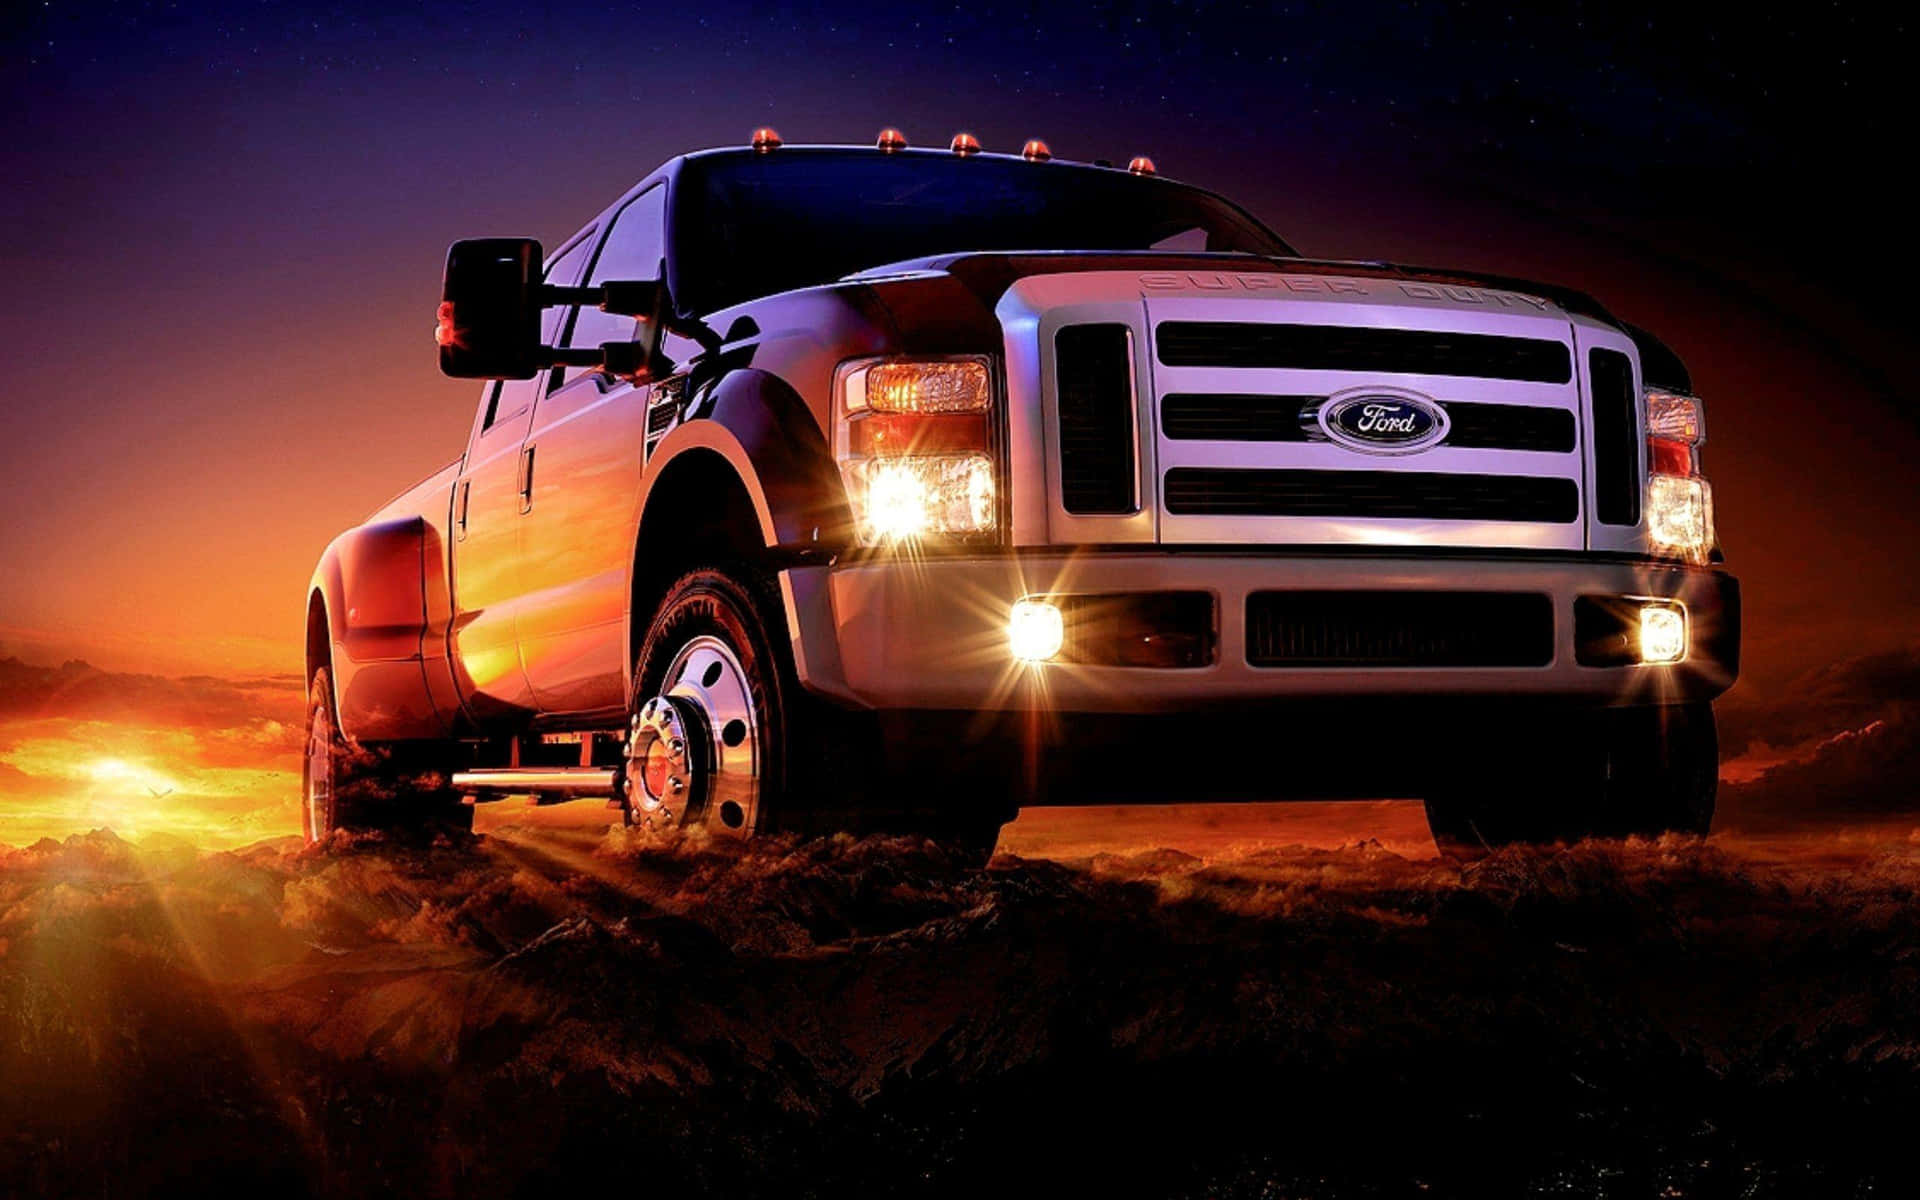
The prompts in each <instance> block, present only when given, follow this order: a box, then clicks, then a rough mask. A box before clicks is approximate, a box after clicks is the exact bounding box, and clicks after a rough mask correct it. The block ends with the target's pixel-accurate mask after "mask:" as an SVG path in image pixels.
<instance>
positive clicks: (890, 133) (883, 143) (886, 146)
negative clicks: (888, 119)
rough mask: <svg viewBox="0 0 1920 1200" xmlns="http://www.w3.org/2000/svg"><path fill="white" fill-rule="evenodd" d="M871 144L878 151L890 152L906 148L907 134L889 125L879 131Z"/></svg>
mask: <svg viewBox="0 0 1920 1200" xmlns="http://www.w3.org/2000/svg"><path fill="white" fill-rule="evenodd" d="M873 144H874V148H875V149H877V150H879V151H880V153H882V154H892V153H893V152H894V151H896V150H905V149H906V148H907V135H906V134H904V133H901V132H900V131H899V130H898V129H895V128H894V127H893V126H891V125H889V126H887V127H886V128H885V129H882V130H881V131H880V136H879V137H878V138H876V139H875V140H874V143H873Z"/></svg>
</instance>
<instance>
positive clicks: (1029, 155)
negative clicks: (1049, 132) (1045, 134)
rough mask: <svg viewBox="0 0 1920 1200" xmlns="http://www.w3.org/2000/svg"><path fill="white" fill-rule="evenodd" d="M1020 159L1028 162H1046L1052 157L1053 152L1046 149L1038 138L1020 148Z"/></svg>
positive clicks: (1045, 145)
mask: <svg viewBox="0 0 1920 1200" xmlns="http://www.w3.org/2000/svg"><path fill="white" fill-rule="evenodd" d="M1020 157H1021V158H1024V159H1026V160H1027V161H1028V162H1046V161H1047V160H1048V159H1050V158H1052V157H1053V151H1051V150H1049V149H1047V144H1046V143H1045V142H1043V141H1041V140H1040V139H1039V138H1034V139H1033V140H1031V141H1029V142H1028V143H1027V144H1026V145H1024V146H1022V147H1020Z"/></svg>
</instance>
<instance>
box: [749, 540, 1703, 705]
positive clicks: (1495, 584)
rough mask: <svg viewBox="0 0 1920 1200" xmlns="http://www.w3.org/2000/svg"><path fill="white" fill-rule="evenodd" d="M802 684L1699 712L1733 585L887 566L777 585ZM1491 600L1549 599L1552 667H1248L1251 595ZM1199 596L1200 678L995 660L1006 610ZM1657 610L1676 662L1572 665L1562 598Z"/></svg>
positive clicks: (1384, 563)
mask: <svg viewBox="0 0 1920 1200" xmlns="http://www.w3.org/2000/svg"><path fill="white" fill-rule="evenodd" d="M781 589H782V593H783V596H784V599H785V602H786V610H787V613H786V615H787V626H788V634H789V636H790V638H791V639H792V643H793V650H794V658H795V662H796V665H797V666H798V669H799V675H800V681H801V683H802V684H803V685H805V686H806V687H807V688H808V689H810V690H812V691H814V692H816V693H819V694H821V695H825V696H829V697H832V698H835V699H837V700H839V701H841V702H843V703H846V704H850V705H853V706H856V707H861V708H870V709H881V710H889V709H1024V708H1045V709H1049V710H1052V711H1057V712H1085V713H1141V712H1165V711H1173V710H1177V709H1183V708H1189V707H1197V706H1205V705H1211V704H1224V705H1232V704H1238V703H1246V702H1255V701H1262V700H1286V699H1295V700H1298V699H1307V698H1313V697H1321V696H1324V697H1363V698H1364V697H1381V698H1409V699H1415V698H1446V697H1455V696H1457V697H1462V698H1468V697H1471V698H1486V699H1493V698H1500V697H1516V698H1518V697H1531V698H1541V699H1561V700H1566V701H1571V702H1577V703H1580V704H1589V705H1631V704H1669V703H1678V702H1683V701H1695V700H1707V699H1711V698H1712V697H1714V696H1717V695H1719V694H1720V693H1721V692H1723V691H1725V690H1726V689H1727V688H1728V687H1730V686H1731V685H1732V684H1733V681H1734V677H1735V675H1736V674H1737V673H1738V669H1739V621H1740V592H1739V583H1738V581H1737V580H1736V579H1734V577H1733V576H1731V575H1729V574H1727V573H1726V572H1724V571H1721V570H1717V569H1690V568H1684V567H1673V566H1666V565H1656V564H1650V563H1644V562H1632V561H1607V560H1600V559H1591V558H1578V557H1526V558H1520V557H1511V558H1467V557H1445V558H1436V557H1430V556H1428V557H1416V556H1402V557H1395V556H1356V555H1347V554H1340V555H1311V554H1258V553H1219V552H1206V551H1165V550H1161V551H1151V552H1142V553H1114V552H1083V553H1079V554H1067V553H1048V554H1024V553H1023V554H1019V555H1013V554H1006V555H997V556H983V557H978V558H955V559H932V560H921V561H915V562H908V561H905V560H888V561H884V562H882V561H874V562H867V563H861V564H857V565H848V566H835V567H801V568H795V569H791V570H787V571H783V572H782V573H781ZM1289 589H1293V590H1315V591H1324V590H1342V591H1346V590H1352V591H1386V592H1392V591H1409V592H1414V591H1425V592H1431V591H1496V592H1529V593H1537V594H1542V595H1546V596H1548V597H1550V598H1551V599H1552V602H1553V611H1554V653H1553V658H1552V661H1550V662H1548V663H1547V664H1546V665H1544V666H1538V667H1469V668H1456V667H1395V668H1374V667H1364V668H1362V667H1339V668H1326V667H1310V668H1300V667H1280V668H1275V667H1255V666H1251V665H1249V663H1248V661H1247V639H1246V629H1245V620H1246V616H1245V614H1246V607H1247V597H1248V595H1249V594H1250V593H1253V592H1256V591H1276V590H1278V591H1285V590H1289ZM1160 591H1204V592H1210V593H1212V594H1213V596H1214V599H1215V612H1216V617H1217V621H1218V628H1217V630H1216V634H1217V651H1216V654H1215V656H1214V662H1213V664H1212V665H1211V666H1206V667H1196V668H1187V669H1166V668H1152V667H1112V666H1082V665H1074V664H1046V665H1042V666H1037V667H1022V666H1020V665H1018V664H1017V663H1015V662H1014V660H1013V659H1012V657H1011V656H1010V655H1009V653H1008V650H1007V632H1006V623H1007V613H1008V610H1009V608H1010V607H1011V606H1012V604H1013V602H1014V601H1015V600H1018V599H1020V598H1021V597H1023V596H1028V595H1036V594H1038V595H1045V594H1050V593H1074V594H1085V593H1124V592H1160ZM1592 595H1601V596H1654V597H1663V598H1671V599H1677V600H1679V601H1681V602H1682V603H1684V604H1685V605H1686V607H1687V611H1688V614H1689V617H1690V646H1689V649H1688V653H1687V656H1686V658H1685V660H1684V661H1682V662H1680V663H1676V664H1672V665H1662V666H1648V665H1634V666H1622V667H1590V666H1583V665H1581V664H1579V663H1577V662H1576V661H1575V644H1574V619H1573V612H1574V600H1575V598H1576V597H1579V596H1592Z"/></svg>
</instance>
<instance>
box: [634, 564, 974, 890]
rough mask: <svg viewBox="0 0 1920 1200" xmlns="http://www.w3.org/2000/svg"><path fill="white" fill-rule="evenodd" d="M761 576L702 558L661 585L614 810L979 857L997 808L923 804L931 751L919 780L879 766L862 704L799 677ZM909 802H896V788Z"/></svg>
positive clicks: (936, 792) (931, 789) (671, 821)
mask: <svg viewBox="0 0 1920 1200" xmlns="http://www.w3.org/2000/svg"><path fill="white" fill-rule="evenodd" d="M780 612H781V610H780V599H779V596H778V594H777V592H776V591H775V590H774V588H773V586H772V583H771V581H770V580H767V579H766V578H765V577H763V576H761V575H759V574H757V573H755V572H753V571H752V570H751V569H750V568H746V567H735V568H732V569H727V570H722V569H719V568H716V567H702V568H700V569H697V570H694V571H690V572H688V573H687V574H685V575H682V576H681V577H680V578H679V579H678V580H676V581H675V582H674V583H673V585H672V586H671V587H669V588H668V589H667V592H666V595H665V596H664V597H663V598H662V599H661V601H660V603H659V605H658V606H657V607H656V608H655V610H654V615H653V619H652V621H651V623H650V624H649V625H648V628H647V632H646V635H645V637H644V638H643V639H642V641H641V646H640V651H639V654H638V655H637V656H636V662H635V665H634V672H633V702H632V703H633V710H632V725H631V732H630V735H629V737H628V741H627V756H626V765H625V770H624V794H625V805H624V808H625V811H626V819H627V821H628V823H629V824H633V825H638V826H643V827H645V828H648V829H651V830H654V831H656V832H659V831H666V830H672V829H680V828H686V827H702V828H704V829H705V830H706V831H707V832H708V833H710V834H712V835H714V836H718V837H723V838H729V839H738V840H745V839H747V838H751V837H753V836H755V835H756V834H760V833H770V832H776V831H784V832H795V833H803V834H821V833H830V832H833V831H835V830H841V829H846V830H855V831H875V832H881V831H884V832H892V833H911V834H920V835H924V836H926V837H928V838H931V839H932V840H934V841H935V842H937V843H938V844H940V845H941V846H942V847H943V848H944V849H946V850H947V852H948V853H950V854H951V855H952V856H953V857H954V859H955V860H956V861H961V862H966V863H970V864H982V863H985V862H986V860H987V858H988V857H989V856H991V854H992V852H993V845H994V842H995V840H996V839H997V837H998V836H999V831H1000V821H999V820H998V819H994V820H990V821H989V820H986V819H974V818H973V817H972V816H971V815H969V814H970V813H971V810H967V809H959V810H956V809H954V808H951V807H947V806H945V805H935V804H931V803H930V802H927V801H928V798H930V797H938V796H940V795H942V793H943V789H942V788H940V787H939V786H938V785H939V783H940V779H939V777H940V776H941V775H942V774H943V772H942V771H941V768H940V767H939V766H938V765H925V766H921V767H919V770H920V771H921V772H922V773H924V775H925V776H926V778H924V779H922V780H921V781H920V782H919V783H918V784H917V785H916V784H915V783H913V782H912V781H906V782H905V783H904V784H903V783H902V782H901V781H898V780H895V779H893V778H891V777H890V776H889V775H888V774H887V773H886V772H884V771H883V770H881V768H880V763H881V760H882V758H883V756H882V755H881V754H880V746H879V744H878V738H879V732H878V730H877V728H876V726H875V723H874V722H873V721H872V720H871V718H870V715H865V716H863V715H861V714H857V713H850V712H844V711H842V710H840V709H838V708H835V707H834V706H832V705H831V704H829V703H827V702H826V701H823V700H821V699H819V698H817V697H815V696H813V695H811V694H810V693H808V692H807V691H806V690H805V688H803V687H802V686H801V685H800V682H799V678H798V675H797V673H796V672H795V670H794V665H793V656H792V649H791V647H790V646H789V644H788V642H787V638H786V636H785V633H786V630H785V626H784V622H783V621H781V620H780ZM903 792H904V793H907V794H908V796H909V797H910V798H911V799H912V800H914V801H917V802H920V803H912V804H902V803H901V802H900V801H901V799H902V794H903Z"/></svg>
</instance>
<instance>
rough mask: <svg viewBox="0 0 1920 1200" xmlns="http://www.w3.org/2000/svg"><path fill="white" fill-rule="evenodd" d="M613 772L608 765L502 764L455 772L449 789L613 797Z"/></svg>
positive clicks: (490, 795) (487, 795)
mask: <svg viewBox="0 0 1920 1200" xmlns="http://www.w3.org/2000/svg"><path fill="white" fill-rule="evenodd" d="M613 779H614V772H613V769H612V768H610V767H502V768H498V769H494V770H486V771H455V772H454V773H453V790H454V791H456V792H473V793H475V794H476V795H477V796H482V797H485V798H493V797H498V796H510V795H523V794H527V793H532V794H534V795H538V796H540V797H541V798H542V799H546V798H548V797H552V798H553V799H561V798H568V799H570V798H572V797H575V796H604V797H606V798H608V799H612V798H613Z"/></svg>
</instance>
